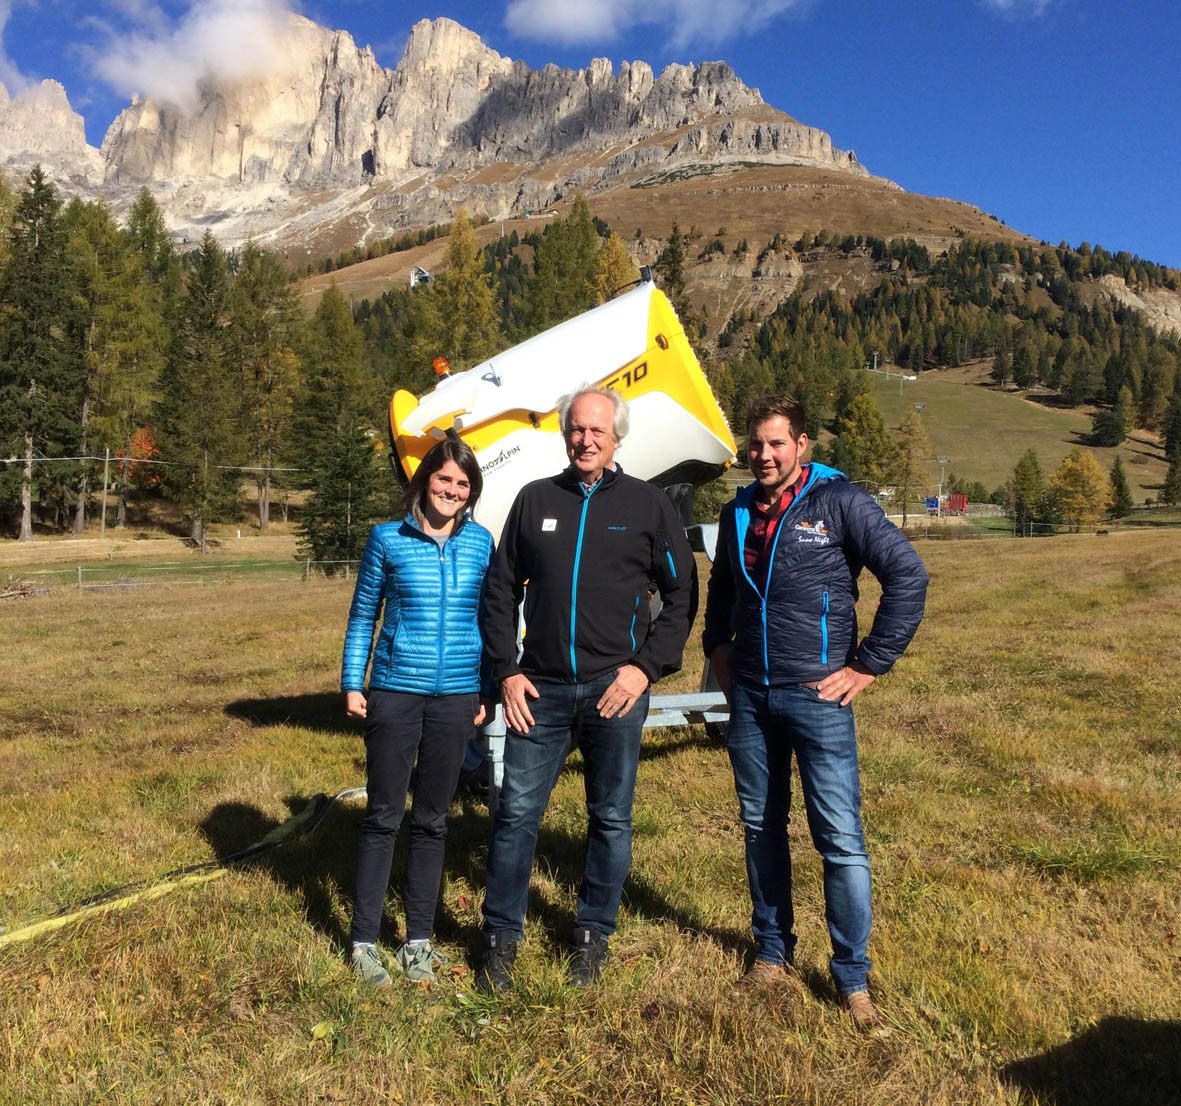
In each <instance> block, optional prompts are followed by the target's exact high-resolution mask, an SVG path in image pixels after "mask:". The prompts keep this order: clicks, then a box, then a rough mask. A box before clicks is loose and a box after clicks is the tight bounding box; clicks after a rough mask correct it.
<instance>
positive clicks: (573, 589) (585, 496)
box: [570, 477, 603, 682]
mask: <svg viewBox="0 0 1181 1106" xmlns="http://www.w3.org/2000/svg"><path fill="white" fill-rule="evenodd" d="M602 482H603V479H602V477H599V481H598V483H596V484H595V485H594V487H593V488H591V489H590V490H589V491H587V487H586V485H585V484H584V483H582V481H581V480H580V481H579V482H578V486H579V487H580V488H581V489H582V517H581V518H580V519H579V520H578V542H577V544H576V545H575V546H574V574H573V576H572V577H571V579H570V676H571V677H572V678H573V679H574V681H575V682H577V680H578V661H577V660H576V659H575V656H574V628H575V626H576V624H577V622H578V562H579V561H580V560H581V559H582V534H583V531H584V530H585V529H586V511H587V508H588V507H589V506H590V497H591V496H592V495H594V494H595V490H596V489H597V488H598V487H599V484H601V483H602Z"/></svg>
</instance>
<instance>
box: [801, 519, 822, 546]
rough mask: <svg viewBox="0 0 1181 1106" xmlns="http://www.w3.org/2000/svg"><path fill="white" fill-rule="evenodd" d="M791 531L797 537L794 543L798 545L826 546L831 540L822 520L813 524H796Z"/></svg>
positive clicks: (803, 522) (802, 522)
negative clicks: (796, 542)
mask: <svg viewBox="0 0 1181 1106" xmlns="http://www.w3.org/2000/svg"><path fill="white" fill-rule="evenodd" d="M792 529H793V530H794V531H795V532H796V533H797V534H798V535H799V536H798V537H797V538H796V541H798V542H799V543H800V545H828V543H829V541H830V540H831V539H830V538H829V536H828V527H827V526H825V525H824V519H822V518H818V519H817V520H816V521H815V522H806V521H801V522H797V523H796V524H795V526H793V527H792Z"/></svg>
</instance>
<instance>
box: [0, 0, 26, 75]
mask: <svg viewBox="0 0 1181 1106" xmlns="http://www.w3.org/2000/svg"><path fill="white" fill-rule="evenodd" d="M11 16H12V0H0V83H3V85H4V87H5V88H7V89H8V91H9V93H11V94H12V95H13V96H15V95H16V94H17V93H18V92H24V90H25V89H26V88H28V87H29V86H30V85H31V84H32V83H33V82H32V80H31V79H30V78H28V77H26V76H25V75H24V74H23V73H22V72H21V71H20V67H19V66H18V65H17V64H16V62H14V61H13V60H12V58H10V57H9V56H8V51H7V50H5V49H4V47H3V45H2V44H3V41H4V32H5V30H6V29H7V27H8V20H9V18H10V17H11Z"/></svg>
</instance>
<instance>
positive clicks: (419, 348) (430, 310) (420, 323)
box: [406, 208, 503, 391]
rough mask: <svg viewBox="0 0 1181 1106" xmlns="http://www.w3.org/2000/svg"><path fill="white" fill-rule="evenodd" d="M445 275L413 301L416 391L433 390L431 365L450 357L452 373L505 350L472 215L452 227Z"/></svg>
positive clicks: (412, 354)
mask: <svg viewBox="0 0 1181 1106" xmlns="http://www.w3.org/2000/svg"><path fill="white" fill-rule="evenodd" d="M443 265H444V270H443V272H442V273H440V274H438V275H437V276H436V277H434V279H433V280H431V282H430V283H429V284H427V285H426V286H425V287H423V288H421V289H415V295H414V296H413V297H412V299H411V301H410V303H411V310H410V320H409V326H410V330H411V333H412V335H413V336H412V338H411V340H410V357H411V374H412V375H411V379H410V380H409V381H407V382H406V383H407V384H408V385H412V386H415V387H412V390H415V391H417V390H420V388H425V387H427V386H429V383H430V381H431V380H432V379H433V373H432V372H431V368H430V366H431V364H432V362H433V361H434V360H435V358H437V357H445V358H446V359H447V361H448V363H449V364H450V365H451V368H452V369H454V370H456V371H459V370H460V369H467V368H470V367H471V366H472V365H476V364H479V363H480V362H481V361H483V360H485V359H487V358H489V357H491V356H492V355H493V354H494V353H496V352H498V351H499V350H500V348H501V347H502V345H503V338H502V335H501V332H500V315H499V312H498V311H497V309H496V298H495V295H494V293H493V290H492V282H491V280H490V279H489V276H488V274H487V273H486V272H485V271H484V264H483V262H482V261H481V259H480V255H479V252H478V249H477V246H476V236H475V234H474V233H473V232H472V227H471V223H470V222H469V221H468V217H467V212H466V211H464V210H463V208H460V209H459V211H458V213H457V214H456V216H455V219H454V220H453V221H452V223H451V235H450V238H449V239H448V242H447V250H446V252H445V253H444V255H443Z"/></svg>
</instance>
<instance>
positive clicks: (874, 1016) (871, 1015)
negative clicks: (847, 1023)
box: [843, 991, 890, 1037]
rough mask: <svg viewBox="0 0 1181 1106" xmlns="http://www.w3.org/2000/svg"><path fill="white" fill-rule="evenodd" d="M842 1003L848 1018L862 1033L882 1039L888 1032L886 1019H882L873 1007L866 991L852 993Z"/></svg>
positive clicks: (879, 1012)
mask: <svg viewBox="0 0 1181 1106" xmlns="http://www.w3.org/2000/svg"><path fill="white" fill-rule="evenodd" d="M843 1002H844V1006H845V1009H846V1010H848V1011H849V1017H851V1018H852V1019H853V1024H854V1025H855V1026H857V1028H858V1029H860V1030H861V1032H862V1033H870V1034H872V1035H873V1036H875V1037H884V1036H885V1035H886V1034H887V1033H889V1032H890V1027H889V1026H888V1025H887V1024H886V1019H885V1018H883V1017H882V1012H881V1011H880V1010H879V1009H878V1008H877V1007H876V1006H874V1004H873V999H871V998H870V997H869V992H868V991H854V992H853V993H852V994H851V995H846V996H845V997H844V1000H843Z"/></svg>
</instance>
